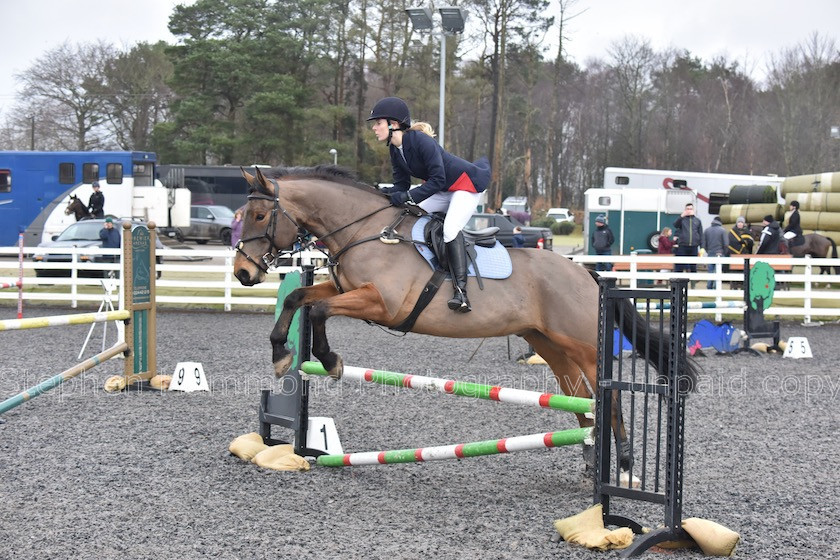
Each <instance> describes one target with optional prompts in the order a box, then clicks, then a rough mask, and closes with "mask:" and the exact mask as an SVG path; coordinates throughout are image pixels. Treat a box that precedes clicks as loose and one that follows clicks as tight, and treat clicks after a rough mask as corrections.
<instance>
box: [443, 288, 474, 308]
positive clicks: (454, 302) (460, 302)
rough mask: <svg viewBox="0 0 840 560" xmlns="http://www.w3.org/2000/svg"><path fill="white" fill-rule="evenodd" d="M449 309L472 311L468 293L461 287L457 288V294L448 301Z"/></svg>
mask: <svg viewBox="0 0 840 560" xmlns="http://www.w3.org/2000/svg"><path fill="white" fill-rule="evenodd" d="M447 305H448V306H449V309H451V310H452V311H457V312H459V313H469V312H470V311H472V307H470V300H468V299H467V294H466V293H465V292H464V291H463V290H462V289H461V288H457V287H456V288H455V295H453V296H452V299H450V300H449V301H448V302H447Z"/></svg>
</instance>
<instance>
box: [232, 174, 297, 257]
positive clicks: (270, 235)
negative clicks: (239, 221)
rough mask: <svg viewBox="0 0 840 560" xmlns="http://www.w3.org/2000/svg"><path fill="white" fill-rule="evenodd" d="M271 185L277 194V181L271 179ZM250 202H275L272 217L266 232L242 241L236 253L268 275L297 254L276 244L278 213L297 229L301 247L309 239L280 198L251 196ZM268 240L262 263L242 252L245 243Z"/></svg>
mask: <svg viewBox="0 0 840 560" xmlns="http://www.w3.org/2000/svg"><path fill="white" fill-rule="evenodd" d="M269 181H271V184H272V185H274V192H277V190H278V189H279V186H278V185H277V181H275V180H274V179H269ZM248 200H271V201H273V202H274V208H272V209H271V216H270V217H269V219H268V225H266V227H265V231H264V232H263V234H262V235H256V236H254V237H248V238H246V239H240V240H239V243H237V244H236V252H237V253H239V254H241V255H242V256H243V257H245V259H246V260H248V261H249V262H250V263H252V264H253V265H254V266H256V267H257V268H259V269H260V270H262V271H263V272H265V273H267V272H268V269H269V268H273V267H277V266H280V261H281V260H283V259H284V258H286V257H287V256H288V255H291V254H293V253H294V252H295V250H294V248H293V249H292V250H283V248H282V247H278V246H277V244H276V243H275V242H274V235H275V234H276V233H277V214H278V212H282V213H283V215H284V216H286V218H288V220H289V221H290V222H292V224H293V225H294V226H295V227H296V228H297V242H298V245H299V246H300V247H303V245H304V241H305V239H306V237H307V233H306V230H304V229H303V228H302V227H300V226H299V225H298V223H297V222H296V221H295V220H294V218H292V217H291V216H290V215H289V213H288V212H286V209H285V208H283V207H282V206H280V198H279V197H277V196H268V195H265V194H257V193H254V194H249V195H248ZM262 239H266V240H268V252H266V253H265V254H264V255H263V256H262V259H261V262H260V261H256V260H254V259H253V258H252V257H251V255H249V254H248V253H246V252H245V251H243V250H242V247H243V246H244V245H245V243H248V242H250V241H257V240H262Z"/></svg>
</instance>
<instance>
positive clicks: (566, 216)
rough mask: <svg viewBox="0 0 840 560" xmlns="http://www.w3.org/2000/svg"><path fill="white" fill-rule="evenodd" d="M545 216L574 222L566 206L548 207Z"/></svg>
mask: <svg viewBox="0 0 840 560" xmlns="http://www.w3.org/2000/svg"><path fill="white" fill-rule="evenodd" d="M545 217H546V218H553V219H554V220H555V221H556V222H574V221H575V217H574V215H572V212H571V210H569V209H568V208H549V209H548V212H546V214H545Z"/></svg>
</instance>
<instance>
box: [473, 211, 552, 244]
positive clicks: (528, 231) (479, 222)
mask: <svg viewBox="0 0 840 560" xmlns="http://www.w3.org/2000/svg"><path fill="white" fill-rule="evenodd" d="M515 226H519V227H521V228H522V235H523V236H524V237H525V247H526V248H529V247H530V248H536V249H548V250H549V251H550V250H551V249H552V248H553V247H554V236H553V234H552V233H551V230H550V229H548V228H545V227H532V226H523V225H522V224H520V223H519V222H517V221H516V219H515V218H512V217H511V216H503V215H501V214H473V215H472V218H470V221H469V222H467V229H473V230H475V229H484V228H488V227H498V228H499V233H497V234H496V239H498V240H499V243H501V244H502V245H504V246H505V247H513V228H514V227H515Z"/></svg>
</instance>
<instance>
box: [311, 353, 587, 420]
mask: <svg viewBox="0 0 840 560" xmlns="http://www.w3.org/2000/svg"><path fill="white" fill-rule="evenodd" d="M301 371H303V373H307V374H309V375H319V376H326V375H329V374H328V373H327V372H326V370H324V367H323V366H322V365H321V363H320V362H304V363H303V364H302V365H301ZM342 379H347V380H350V381H366V382H368V383H377V384H379V385H391V386H394V387H405V388H407V389H432V390H435V391H439V392H441V393H448V394H450V395H457V396H459V397H472V398H476V399H484V400H488V401H499V402H508V403H515V404H524V405H531V406H539V407H541V408H551V409H554V410H565V411H567V412H574V413H576V414H584V415H588V416H589V417H590V418H591V417H594V416H593V412H594V410H595V401H594V400H592V399H584V398H580V397H569V396H566V395H557V394H553V393H540V392H539V391H526V390H524V389H509V388H506V387H499V386H496V385H483V384H480V383H469V382H464V381H455V380H454V379H442V378H439V377H425V376H422V375H407V374H404V373H395V372H392V371H384V370H376V369H365V368H360V367H352V366H344V373H343V375H342ZM526 437H530V436H526Z"/></svg>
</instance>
